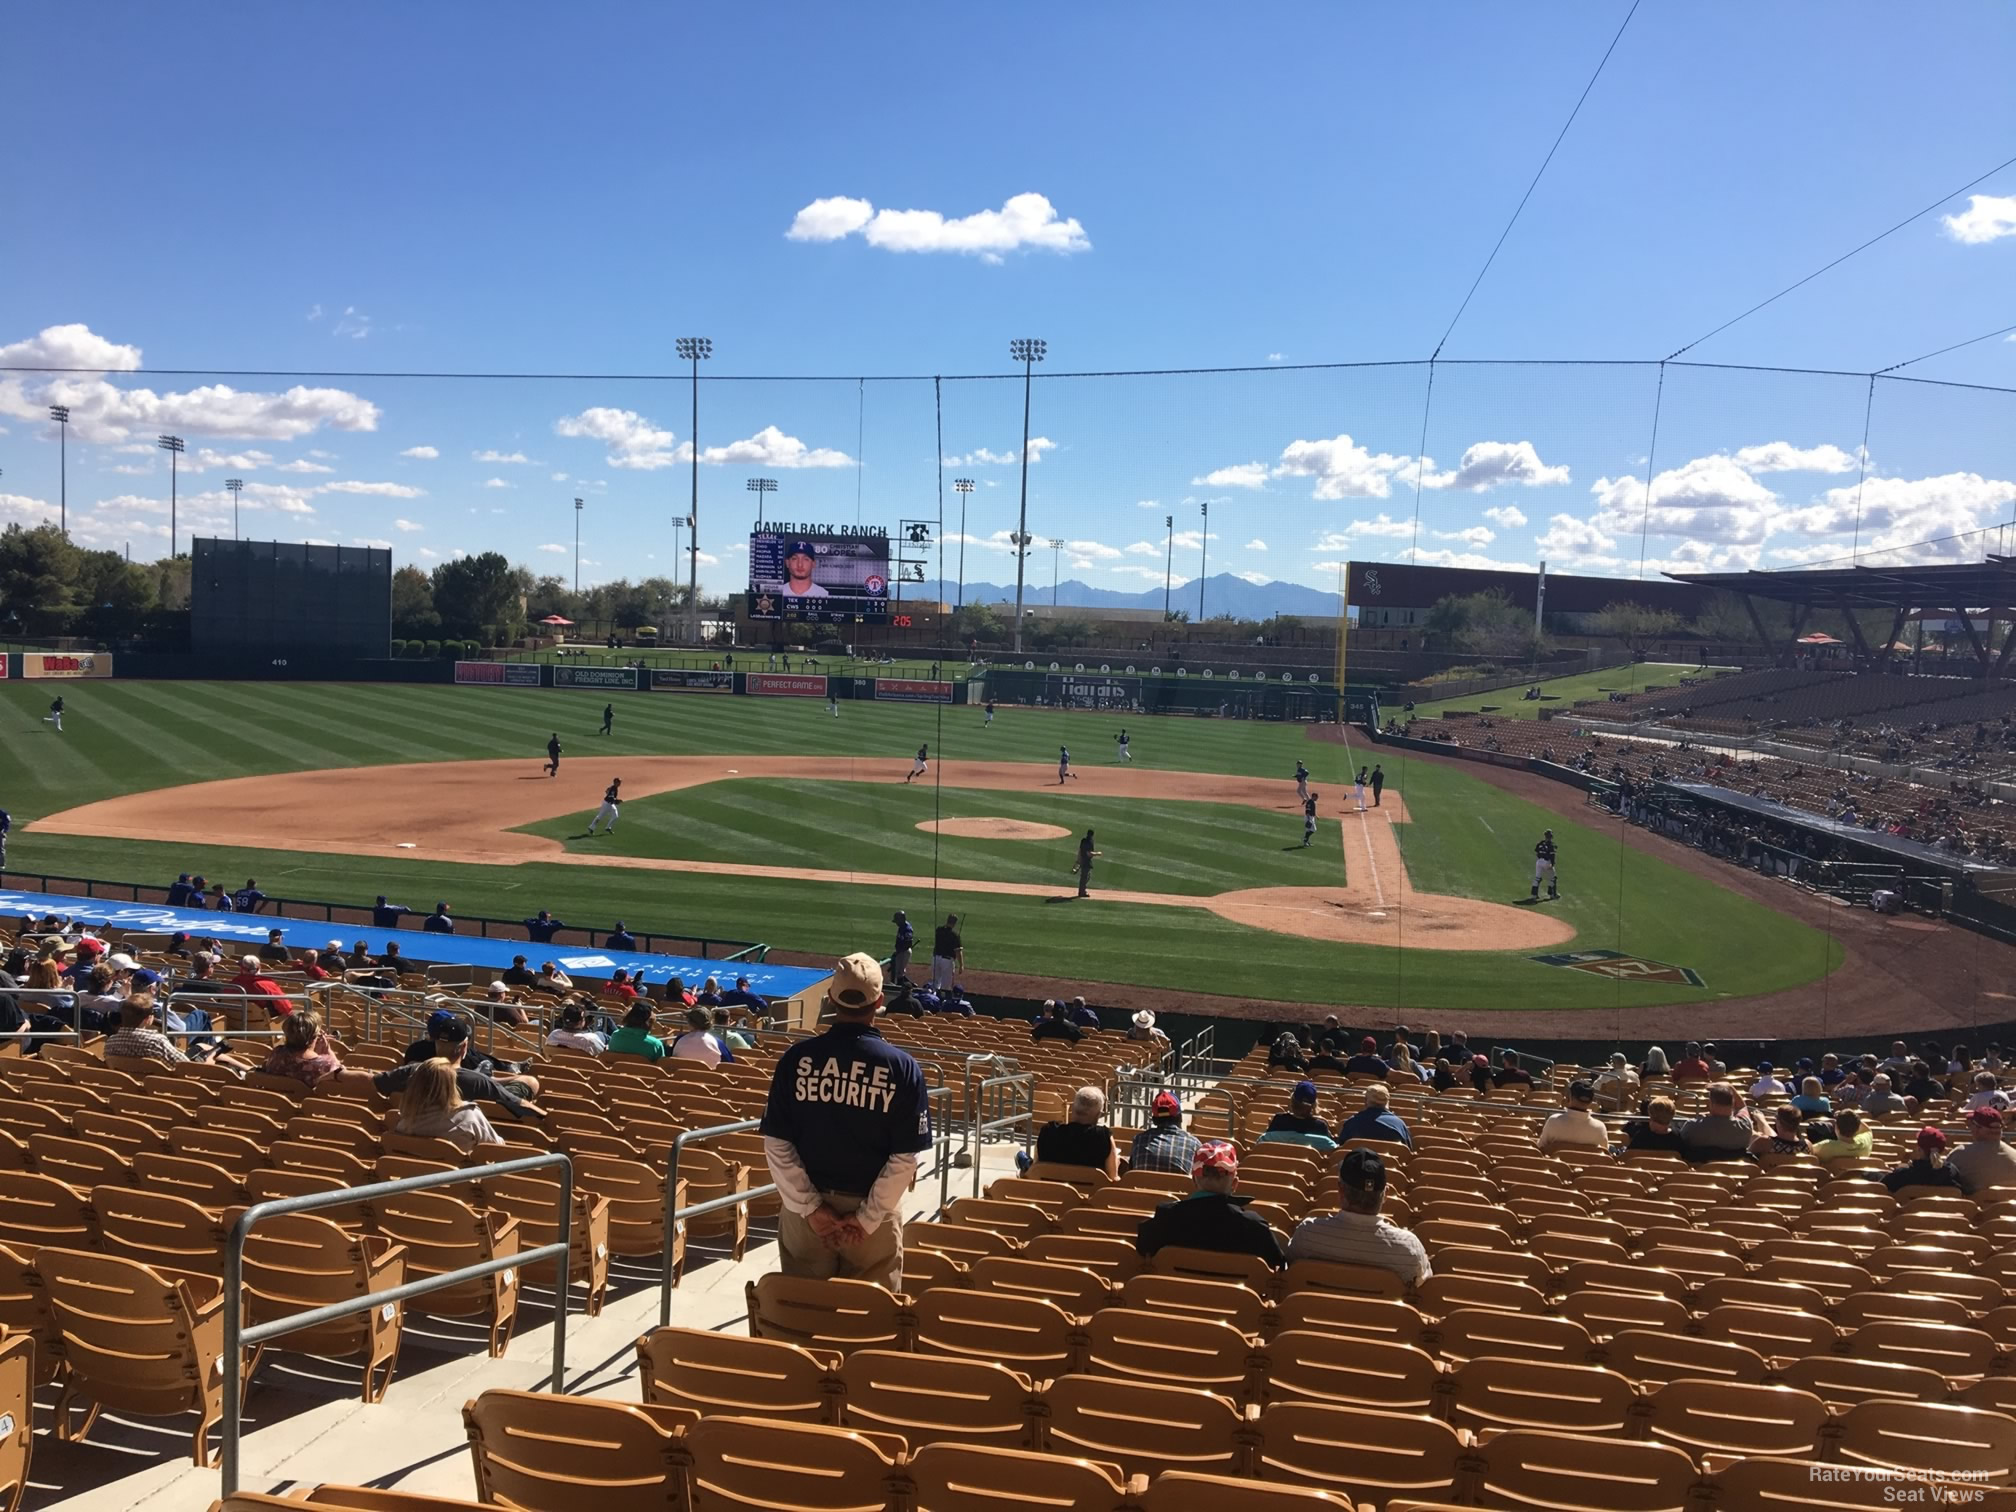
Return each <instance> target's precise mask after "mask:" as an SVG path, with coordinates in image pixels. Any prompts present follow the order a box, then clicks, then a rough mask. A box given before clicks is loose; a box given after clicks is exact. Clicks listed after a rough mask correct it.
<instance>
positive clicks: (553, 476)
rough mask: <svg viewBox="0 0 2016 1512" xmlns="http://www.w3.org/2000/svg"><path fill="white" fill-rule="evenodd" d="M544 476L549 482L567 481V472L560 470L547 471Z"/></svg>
mask: <svg viewBox="0 0 2016 1512" xmlns="http://www.w3.org/2000/svg"><path fill="white" fill-rule="evenodd" d="M546 478H547V481H548V482H551V483H565V482H566V481H567V474H565V473H562V472H556V473H548V474H547V475H546Z"/></svg>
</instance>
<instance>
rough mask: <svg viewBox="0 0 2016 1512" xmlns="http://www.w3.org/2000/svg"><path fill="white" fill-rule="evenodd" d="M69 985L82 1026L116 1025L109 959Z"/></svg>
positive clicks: (102, 1028) (106, 1028) (118, 1001)
mask: <svg viewBox="0 0 2016 1512" xmlns="http://www.w3.org/2000/svg"><path fill="white" fill-rule="evenodd" d="M248 959H249V957H248ZM30 985H31V986H32V985H34V984H33V983H32V982H31V983H30ZM70 985H71V986H72V987H74V988H75V989H76V992H77V1006H78V1008H79V1009H81V1010H82V1012H83V1015H84V1020H83V1022H84V1027H85V1028H86V1029H89V1030H93V1031H95V1032H97V1033H99V1034H106V1033H109V1032H111V1031H112V1030H113V1029H116V1028H117V1027H118V1026H119V1010H120V1008H121V1007H122V1006H124V1004H125V1002H126V999H125V998H123V997H121V996H120V995H119V994H118V993H117V992H116V991H114V990H113V989H114V988H115V987H116V986H117V985H118V973H117V972H116V971H115V970H114V969H113V967H112V963H111V962H110V961H100V962H98V964H97V965H95V966H93V967H92V968H91V969H90V970H89V971H87V972H83V973H81V974H80V977H79V979H78V980H74V981H72V983H71V984H70Z"/></svg>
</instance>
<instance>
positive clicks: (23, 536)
mask: <svg viewBox="0 0 2016 1512" xmlns="http://www.w3.org/2000/svg"><path fill="white" fill-rule="evenodd" d="M81 555H82V554H81V553H80V552H79V551H78V550H77V548H76V547H75V546H73V545H71V544H70V543H69V541H67V540H65V539H64V537H63V532H62V531H60V530H58V529H57V528H56V527H55V526H54V525H37V526H36V527H35V528H34V529H33V530H30V529H27V528H26V527H24V526H21V525H9V526H8V527H7V529H6V530H5V531H4V532H0V614H4V615H5V616H6V618H7V619H8V621H9V622H10V623H16V624H19V625H20V626H21V629H22V632H23V633H24V634H27V635H62V634H65V633H67V632H68V631H69V629H70V628H71V626H72V625H73V623H74V622H75V621H76V619H77V617H78V615H79V614H80V613H81V612H82V610H83V607H84V605H83V600H82V598H81V596H80V594H79V592H78V581H77V580H78V569H79V565H80V559H81Z"/></svg>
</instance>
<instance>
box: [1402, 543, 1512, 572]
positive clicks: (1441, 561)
mask: <svg viewBox="0 0 2016 1512" xmlns="http://www.w3.org/2000/svg"><path fill="white" fill-rule="evenodd" d="M1400 555H1401V557H1402V558H1403V559H1405V560H1410V561H1415V562H1419V563H1421V564H1422V565H1423V566H1427V567H1467V568H1470V569H1471V570H1472V571H1476V572H1507V571H1510V572H1531V571H1532V570H1533V564H1532V563H1531V562H1501V561H1499V560H1498V559H1497V558H1496V557H1488V556H1481V555H1479V554H1478V553H1477V552H1474V551H1441V550H1436V551H1431V550H1429V549H1428V548H1427V547H1426V546H1412V547H1409V548H1408V549H1407V550H1405V551H1403V552H1401V553H1400Z"/></svg>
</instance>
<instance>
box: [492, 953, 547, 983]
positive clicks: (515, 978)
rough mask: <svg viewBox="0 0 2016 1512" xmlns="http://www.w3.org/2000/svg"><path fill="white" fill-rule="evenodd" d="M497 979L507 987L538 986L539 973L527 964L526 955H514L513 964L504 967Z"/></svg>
mask: <svg viewBox="0 0 2016 1512" xmlns="http://www.w3.org/2000/svg"><path fill="white" fill-rule="evenodd" d="M497 980H498V981H500V982H502V983H503V984H504V985H505V986H506V987H537V986H538V985H539V973H538V972H536V971H534V970H533V969H532V968H531V967H530V966H527V965H526V964H525V957H523V956H522V955H514V956H513V957H511V964H510V965H509V966H506V967H505V968H504V970H503V972H502V973H501V974H500V975H499V976H498V978H497Z"/></svg>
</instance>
